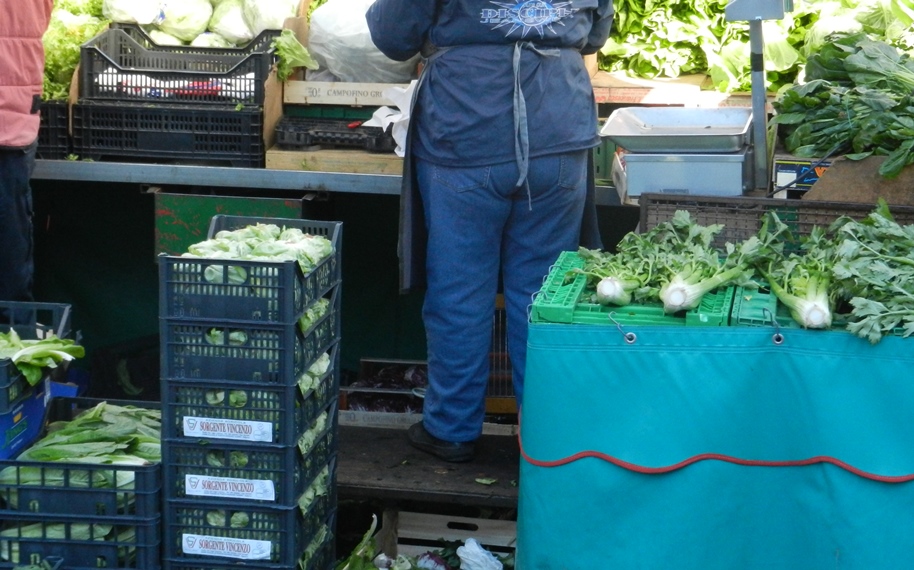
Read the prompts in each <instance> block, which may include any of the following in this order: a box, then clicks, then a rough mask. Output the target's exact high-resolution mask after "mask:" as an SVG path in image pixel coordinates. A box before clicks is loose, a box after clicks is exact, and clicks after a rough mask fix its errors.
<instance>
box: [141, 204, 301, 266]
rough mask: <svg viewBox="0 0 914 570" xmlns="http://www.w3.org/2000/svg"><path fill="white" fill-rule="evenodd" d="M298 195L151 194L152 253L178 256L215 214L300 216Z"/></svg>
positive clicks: (199, 238) (198, 237) (201, 235)
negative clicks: (153, 207)
mask: <svg viewBox="0 0 914 570" xmlns="http://www.w3.org/2000/svg"><path fill="white" fill-rule="evenodd" d="M302 213H303V208H302V199H301V198H262V197H250V196H216V195H208V194H207V195H201V194H178V193H171V192H156V193H155V249H156V253H168V254H171V255H180V254H182V253H184V252H186V251H187V247H188V246H190V245H192V244H195V243H197V242H200V241H203V240H205V239H206V232H207V230H208V229H209V222H210V220H211V219H212V218H213V216H215V215H218V214H224V215H231V216H254V217H262V218H293V219H301V218H302V217H303V216H302Z"/></svg>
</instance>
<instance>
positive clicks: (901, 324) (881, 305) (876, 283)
mask: <svg viewBox="0 0 914 570" xmlns="http://www.w3.org/2000/svg"><path fill="white" fill-rule="evenodd" d="M832 228H833V229H834V231H835V232H836V234H837V237H838V239H839V241H840V243H839V245H838V250H837V257H838V261H837V263H836V264H835V265H834V268H833V272H834V276H835V279H836V280H837V282H838V286H839V288H840V291H841V295H842V296H843V297H844V298H846V299H849V300H850V304H851V307H852V309H851V312H850V315H849V322H848V324H847V330H848V331H850V332H852V333H854V334H856V335H857V336H859V337H861V338H865V339H867V340H869V341H870V342H871V343H873V344H875V343H878V342H879V341H880V340H881V339H882V338H883V337H884V336H885V335H887V334H896V333H897V332H898V331H900V332H901V335H902V336H904V337H908V336H911V335H912V334H914V225H906V226H901V225H899V224H898V223H897V222H896V221H895V220H894V218H892V215H891V213H890V211H889V208H888V205H887V204H886V202H885V201H884V200H882V199H880V201H879V203H878V205H877V207H876V209H875V210H874V211H873V212H871V213H870V214H869V216H867V217H866V218H865V219H864V220H861V221H856V220H853V219H850V218H848V217H842V218H839V219H838V220H836V221H835V223H834V224H833V226H832Z"/></svg>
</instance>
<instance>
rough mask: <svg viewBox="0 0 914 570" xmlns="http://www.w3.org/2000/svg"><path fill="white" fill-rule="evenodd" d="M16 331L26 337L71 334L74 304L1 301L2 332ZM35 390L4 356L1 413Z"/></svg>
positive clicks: (0, 373) (0, 378) (0, 366)
mask: <svg viewBox="0 0 914 570" xmlns="http://www.w3.org/2000/svg"><path fill="white" fill-rule="evenodd" d="M11 330H14V331H16V334H18V335H19V337H20V338H22V339H28V340H37V339H41V338H46V337H48V336H50V335H52V334H53V335H56V336H57V337H58V338H69V337H70V305H66V304H59V303H30V302H15V301H0V332H3V333H9V332H10V331H11ZM31 393H32V386H31V385H30V384H29V383H28V381H27V380H26V379H25V376H23V375H22V373H21V372H19V369H18V368H16V365H15V364H13V361H12V360H11V359H9V358H0V414H5V413H7V412H8V411H10V409H12V408H13V406H15V405H16V404H17V403H19V402H21V401H22V400H24V399H25V398H26V397H27V396H28V395H29V394H31Z"/></svg>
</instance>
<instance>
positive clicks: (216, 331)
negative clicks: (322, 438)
mask: <svg viewBox="0 0 914 570" xmlns="http://www.w3.org/2000/svg"><path fill="white" fill-rule="evenodd" d="M337 291H338V290H337ZM334 297H336V298H335V299H334V300H333V301H332V302H331V303H330V306H329V307H328V310H327V312H326V314H324V316H323V317H322V318H321V319H320V320H318V321H317V323H316V324H314V325H313V326H312V327H311V329H310V330H309V331H308V332H306V333H305V332H302V330H301V328H300V327H299V325H298V323H291V324H273V323H262V324H251V323H249V322H244V321H200V320H191V319H160V321H159V322H160V325H161V335H160V338H161V341H162V365H161V369H162V375H163V377H165V378H169V379H175V380H182V379H183V380H199V381H222V380H229V381H239V382H255V383H258V384H259V383H266V384H294V383H295V382H297V381H298V378H299V377H300V376H301V375H302V374H303V373H304V372H305V371H306V370H307V369H308V367H309V366H311V365H312V364H313V363H314V361H315V360H317V358H318V357H319V356H321V355H322V354H323V353H324V352H326V351H327V350H328V349H329V348H330V347H331V346H332V345H333V343H335V342H336V341H337V340H339V336H340V326H339V319H340V306H339V305H340V303H339V295H338V294H337V295H334Z"/></svg>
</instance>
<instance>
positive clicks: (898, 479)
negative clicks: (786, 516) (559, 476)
mask: <svg viewBox="0 0 914 570" xmlns="http://www.w3.org/2000/svg"><path fill="white" fill-rule="evenodd" d="M520 419H521V418H520V413H518V415H517V427H518V430H517V444H518V446H519V447H520V454H521V456H522V457H523V458H524V460H525V461H526V462H527V463H529V464H531V465H535V466H536V467H560V466H562V465H567V464H569V463H573V462H575V461H577V460H579V459H584V458H585V457H593V458H595V459H602V460H603V461H606V462H608V463H612V464H613V465H616V466H617V467H622V468H623V469H628V470H629V471H634V472H635V473H644V474H646V475H660V474H663V473H670V472H671V471H676V470H678V469H682V468H684V467H687V466H689V465H691V464H693V463H698V462H699V461H706V460H717V461H725V462H727V463H734V464H736V465H746V466H749V467H802V466H805V465H814V464H816V463H831V464H832V465H835V466H837V467H840V468H841V469H844V470H845V471H849V472H850V473H853V474H854V475H857V476H859V477H863V478H864V479H870V480H873V481H879V482H882V483H907V482H908V481H914V473H912V474H910V475H898V476H895V477H892V476H888V475H876V474H875V473H868V472H866V471H863V470H861V469H857V468H856V467H854V466H853V465H849V464H847V463H845V462H843V461H841V460H840V459H836V458H834V457H829V456H827V455H820V456H816V457H810V458H807V459H797V460H790V461H763V460H759V459H741V458H739V457H733V456H731V455H723V454H720V453H700V454H698V455H693V456H692V457H689V458H687V459H684V460H682V461H680V462H679V463H674V464H673V465H667V466H664V467H645V466H643V465H637V464H635V463H629V462H628V461H623V460H622V459H619V458H618V457H613V456H612V455H608V454H606V453H603V452H600V451H593V450H586V451H579V452H577V453H575V454H572V455H569V456H567V457H562V458H560V459H554V460H549V461H543V460H539V459H534V458H533V457H530V456H529V455H527V452H526V451H525V450H524V442H523V441H522V439H521V429H520V425H521V421H520Z"/></svg>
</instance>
